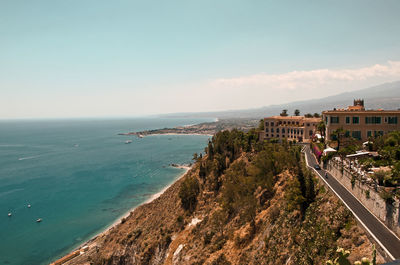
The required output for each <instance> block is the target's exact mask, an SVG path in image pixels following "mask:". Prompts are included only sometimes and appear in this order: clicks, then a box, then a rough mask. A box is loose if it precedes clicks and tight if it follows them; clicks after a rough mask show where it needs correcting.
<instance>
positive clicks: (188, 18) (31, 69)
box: [0, 0, 400, 119]
mask: <svg viewBox="0 0 400 265" xmlns="http://www.w3.org/2000/svg"><path fill="white" fill-rule="evenodd" d="M399 13H400V1H397V0H384V1H376V0H359V1H356V0H354V1H353V0H343V1H342V0H326V1H320V0H304V1H285V0H282V1H281V0H280V1H268V0H260V1H255V0H254V1H253V0H246V1H245V0H217V1H216V0H201V1H195V0H179V1H178V0H170V1H158V0H149V1H135V0H126V1H125V0H113V1H109V0H62V1H61V0H35V1H32V0H25V1H22V0H12V1H9V0H0V119H13V118H64V117H133V116H135V117H136V116H142V115H152V114H161V113H174V112H202V111H218V110H227V109H243V108H256V107H261V106H267V105H270V104H280V103H287V102H292V101H297V100H305V99H312V98H320V97H324V96H329V95H334V94H338V93H341V92H346V91H352V90H357V89H362V88H366V87H370V86H373V85H378V84H382V83H385V82H392V81H397V80H400V45H399V43H400V16H399Z"/></svg>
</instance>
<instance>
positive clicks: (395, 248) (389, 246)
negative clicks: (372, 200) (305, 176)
mask: <svg viewBox="0 0 400 265" xmlns="http://www.w3.org/2000/svg"><path fill="white" fill-rule="evenodd" d="M305 155H306V156H307V161H308V166H310V167H312V168H314V165H316V164H317V162H316V159H315V157H314V155H312V153H311V151H310V148H309V146H308V145H307V146H305ZM314 170H315V169H314ZM315 171H316V172H317V173H318V175H319V177H320V178H322V179H323V180H324V181H325V182H327V183H328V184H329V186H330V187H331V188H332V189H333V190H334V192H336V194H337V195H338V196H339V197H340V198H341V200H342V201H343V202H344V203H345V204H346V205H347V207H348V208H349V209H350V211H352V212H353V214H354V215H355V216H356V218H357V219H359V221H361V223H362V224H363V225H364V227H365V228H366V229H367V230H368V232H369V233H370V234H371V236H372V237H374V238H375V240H376V241H377V242H378V243H379V245H381V247H382V248H383V249H385V251H386V252H387V254H388V255H389V257H391V258H392V259H393V260H394V259H400V239H399V238H398V237H396V236H395V235H394V234H393V233H392V232H391V231H390V230H389V229H388V228H387V227H386V226H385V225H384V224H382V223H381V222H380V221H379V220H378V219H377V218H376V217H375V216H374V215H373V214H372V213H371V212H369V211H368V210H367V209H366V208H365V207H364V206H363V205H362V204H361V203H360V202H359V201H358V200H357V199H356V198H355V197H354V196H353V195H352V194H351V193H350V192H349V191H348V190H347V189H346V188H345V187H343V186H342V185H341V184H340V183H339V182H338V181H337V180H336V179H335V178H334V177H332V176H331V175H330V174H329V173H328V177H327V178H326V177H325V172H326V171H325V170H323V169H321V170H315Z"/></svg>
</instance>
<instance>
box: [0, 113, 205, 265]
mask: <svg viewBox="0 0 400 265" xmlns="http://www.w3.org/2000/svg"><path fill="white" fill-rule="evenodd" d="M202 121H207V120H206V119H202V120H200V119H158V118H153V119H144V118H143V119H139V118H138V119H120V120H118V119H114V120H58V121H56V120H49V121H44V120H41V121H38V120H37V121H0V264H10V265H15V264H24V265H25V264H46V263H48V262H50V261H51V260H53V259H54V258H57V257H59V256H62V255H63V254H66V253H67V252H69V251H70V250H72V249H73V248H74V247H76V246H78V245H80V244H82V243H83V242H84V241H86V240H88V239H89V238H91V237H92V236H94V235H95V234H96V233H98V232H100V231H101V230H103V229H104V228H106V227H107V226H108V225H110V224H111V223H113V222H114V221H115V220H116V219H117V218H118V217H120V216H122V215H123V214H124V213H126V212H127V211H128V210H129V209H131V208H132V207H134V206H137V205H139V204H140V203H143V202H144V201H146V200H147V199H148V198H149V197H151V195H152V194H154V193H157V192H159V191H160V190H162V188H163V187H165V186H166V185H168V184H170V183H171V182H173V181H174V180H175V179H176V178H177V177H178V176H179V175H181V174H182V173H183V172H184V171H183V170H182V169H177V168H173V167H170V166H169V164H171V163H190V162H191V158H192V155H193V153H195V152H201V151H202V150H203V149H204V147H205V146H206V143H207V139H208V137H207V136H191V135H182V136H171V135H164V136H148V137H145V138H141V139H140V138H136V137H134V136H119V135H117V134H118V133H121V132H128V131H137V130H143V129H154V128H164V127H171V126H177V125H185V124H193V123H198V122H202ZM208 121H209V119H208ZM128 139H131V140H132V143H131V144H125V141H126V140H128ZM28 204H31V208H28V207H27V205H28ZM9 212H12V216H11V217H8V213H9ZM38 218H42V219H43V221H42V222H41V223H37V222H36V220H37V219H38Z"/></svg>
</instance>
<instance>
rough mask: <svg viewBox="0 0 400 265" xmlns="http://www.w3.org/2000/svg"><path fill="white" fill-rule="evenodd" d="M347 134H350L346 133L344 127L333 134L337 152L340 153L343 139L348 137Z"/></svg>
mask: <svg viewBox="0 0 400 265" xmlns="http://www.w3.org/2000/svg"><path fill="white" fill-rule="evenodd" d="M346 132H348V131H345V130H344V129H343V127H340V128H337V129H336V130H334V131H333V132H332V137H333V138H334V139H335V140H336V141H337V150H338V151H339V149H340V144H341V142H342V140H343V138H344V137H345V136H346Z"/></svg>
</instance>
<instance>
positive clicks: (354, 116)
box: [322, 99, 400, 141]
mask: <svg viewBox="0 0 400 265" xmlns="http://www.w3.org/2000/svg"><path fill="white" fill-rule="evenodd" d="M322 116H323V120H324V121H325V124H326V132H325V135H326V137H327V139H329V140H331V139H332V132H333V131H335V130H336V129H338V128H343V129H344V130H345V131H346V132H347V134H348V135H349V136H351V137H353V138H355V139H358V140H362V141H366V140H368V138H369V137H373V136H377V135H384V134H387V133H389V132H391V131H398V130H400V124H399V120H400V110H381V109H378V110H366V109H365V108H364V100H360V99H359V100H354V104H353V106H349V107H348V108H346V109H333V110H327V111H323V112H322Z"/></svg>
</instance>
